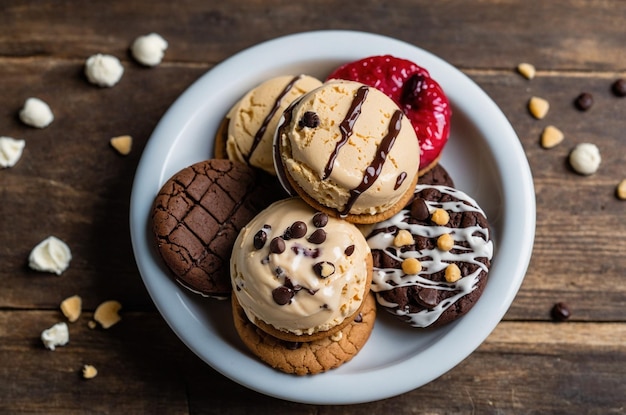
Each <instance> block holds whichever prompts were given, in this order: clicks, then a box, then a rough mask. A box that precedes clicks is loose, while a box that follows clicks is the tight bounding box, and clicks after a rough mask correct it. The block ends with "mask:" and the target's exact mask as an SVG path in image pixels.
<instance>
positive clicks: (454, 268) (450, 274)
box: [445, 264, 461, 282]
mask: <svg viewBox="0 0 626 415" xmlns="http://www.w3.org/2000/svg"><path fill="white" fill-rule="evenodd" d="M445 276H446V281H448V282H457V281H458V280H460V279H461V270H460V269H459V267H458V265H457V264H450V265H448V266H447V267H446V275H445Z"/></svg>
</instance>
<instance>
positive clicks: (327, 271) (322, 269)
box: [313, 261, 335, 278]
mask: <svg viewBox="0 0 626 415" xmlns="http://www.w3.org/2000/svg"><path fill="white" fill-rule="evenodd" d="M313 272H315V275H317V276H318V277H320V278H328V277H330V276H331V275H333V274H334V273H335V265H334V264H333V263H332V262H328V261H321V262H317V263H316V264H314V265H313Z"/></svg>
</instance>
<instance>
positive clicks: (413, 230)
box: [367, 185, 493, 328]
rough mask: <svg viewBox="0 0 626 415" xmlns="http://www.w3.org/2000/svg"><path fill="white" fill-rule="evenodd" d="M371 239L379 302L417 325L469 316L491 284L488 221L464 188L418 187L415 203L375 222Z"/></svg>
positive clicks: (491, 247) (433, 323) (490, 244)
mask: <svg viewBox="0 0 626 415" xmlns="http://www.w3.org/2000/svg"><path fill="white" fill-rule="evenodd" d="M367 241H368V244H369V246H370V248H371V250H372V256H373V258H374V275H373V279H372V291H374V292H376V297H377V300H378V303H379V304H380V305H381V306H383V308H385V309H386V310H387V311H389V312H391V313H392V314H394V315H395V316H397V317H398V318H399V319H401V320H402V321H405V322H406V323H408V324H410V325H411V326H413V327H431V328H432V327H439V326H442V325H444V324H446V323H449V322H451V321H453V320H455V319H457V318H458V317H460V316H462V315H464V314H466V313H467V312H468V311H469V310H470V309H471V308H472V307H473V306H474V304H475V303H476V301H477V300H478V299H479V297H480V296H481V294H482V292H483V289H484V287H485V285H486V283H487V276H488V272H489V268H490V265H491V259H492V256H493V242H492V240H491V235H490V231H489V223H488V221H487V218H486V215H485V213H484V211H483V210H482V209H481V208H480V206H479V205H478V204H477V203H476V201H475V200H473V199H472V198H471V197H470V196H468V195H467V194H465V193H464V192H462V191H460V190H457V189H454V188H451V187H447V186H431V185H417V186H416V188H415V193H414V197H413V200H412V201H411V203H409V204H408V205H407V206H406V208H405V209H403V210H402V211H400V212H399V213H398V214H396V215H395V216H393V217H392V218H390V219H388V220H386V221H384V222H381V223H379V224H377V225H376V226H375V227H374V228H373V229H372V230H371V231H370V233H369V234H368V236H367Z"/></svg>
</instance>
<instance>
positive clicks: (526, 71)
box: [517, 62, 536, 79]
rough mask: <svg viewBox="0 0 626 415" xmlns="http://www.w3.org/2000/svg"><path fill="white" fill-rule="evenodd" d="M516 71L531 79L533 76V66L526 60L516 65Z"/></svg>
mask: <svg viewBox="0 0 626 415" xmlns="http://www.w3.org/2000/svg"><path fill="white" fill-rule="evenodd" d="M517 71H518V72H519V73H520V74H521V75H522V76H523V77H524V78H526V79H533V78H534V77H535V72H536V71H535V67H534V66H533V65H532V64H530V63H527V62H522V63H520V64H519V65H517Z"/></svg>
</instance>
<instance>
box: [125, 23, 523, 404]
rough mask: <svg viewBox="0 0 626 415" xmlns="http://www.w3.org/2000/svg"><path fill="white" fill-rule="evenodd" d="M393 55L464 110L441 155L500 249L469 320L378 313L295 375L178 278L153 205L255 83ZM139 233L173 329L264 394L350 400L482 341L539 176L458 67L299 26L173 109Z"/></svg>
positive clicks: (458, 357)
mask: <svg viewBox="0 0 626 415" xmlns="http://www.w3.org/2000/svg"><path fill="white" fill-rule="evenodd" d="M379 54H392V55H395V56H398V57H402V58H406V59H409V60H412V61H414V62H416V63H418V64H419V65H421V66H423V67H425V68H426V69H428V70H429V71H430V73H431V75H432V76H433V77H434V78H435V79H436V80H437V81H438V82H439V83H440V84H441V85H442V87H443V89H444V91H446V93H447V95H448V96H449V98H450V101H451V104H452V108H453V111H454V115H453V118H452V128H451V136H450V140H449V142H448V145H447V147H446V148H445V150H444V152H443V156H442V159H441V164H442V165H443V166H444V167H445V168H446V169H447V170H448V172H449V173H450V174H451V176H452V178H453V179H454V180H455V184H456V186H457V187H458V188H459V189H461V190H464V191H465V192H466V193H468V194H469V195H471V196H472V197H474V198H475V199H476V200H477V201H478V203H479V204H480V205H481V206H482V207H483V209H484V210H485V211H486V213H487V215H488V218H489V220H490V221H491V224H492V225H493V239H494V241H495V247H496V248H495V252H494V260H493V265H492V268H491V272H490V277H489V282H488V284H487V287H486V289H485V291H484V293H483V295H482V297H481V299H480V301H478V303H477V304H476V306H475V307H474V308H473V309H472V310H471V311H470V312H469V313H468V314H467V315H466V316H465V317H463V318H462V319H460V320H458V321H456V322H454V323H453V324H451V325H448V326H446V327H444V328H441V329H438V330H434V331H420V330H419V329H412V328H409V327H408V326H406V325H404V324H401V323H399V322H396V320H394V319H393V318H391V316H388V315H387V313H385V312H380V313H379V317H378V319H377V322H376V325H375V328H374V331H373V333H372V335H371V338H370V340H369V341H368V343H367V344H366V345H365V347H364V348H363V349H362V351H361V352H360V353H359V354H358V355H357V356H356V357H355V358H354V359H353V360H352V361H350V362H348V363H347V364H345V365H343V366H342V367H340V368H338V369H335V370H332V371H330V372H327V373H324V374H320V375H315V376H308V377H296V376H291V375H286V374H283V373H280V372H278V371H275V370H273V369H271V368H269V367H268V366H266V365H264V364H263V363H261V362H260V361H259V360H257V359H256V358H255V357H253V356H252V355H251V354H250V353H249V352H248V351H247V350H246V349H245V347H244V345H243V343H241V341H240V340H239V338H238V337H237V334H236V332H235V330H234V328H233V322H232V317H231V311H230V302H229V301H217V300H210V299H206V298H202V297H200V296H199V295H196V294H193V293H191V292H190V291H187V290H186V289H184V288H181V287H180V286H179V285H177V284H176V283H174V282H173V281H172V279H171V278H170V277H169V275H168V273H167V270H166V269H165V268H164V266H163V265H162V263H161V261H160V260H159V257H158V254H157V253H156V251H155V248H154V246H153V242H152V237H151V234H150V232H149V214H150V207H151V203H152V201H153V199H154V197H155V195H156V194H157V192H158V191H159V189H160V188H161V186H162V185H163V183H164V182H165V181H166V180H167V179H168V178H169V177H171V176H172V175H173V174H174V173H176V172H177V171H179V170H180V169H182V168H184V167H186V166H188V165H190V164H192V163H195V162H198V161H201V160H203V159H207V158H210V157H211V155H212V149H213V136H214V134H215V131H216V129H217V127H218V125H219V123H220V121H221V120H222V117H223V116H224V114H225V113H226V112H227V111H228V109H229V108H230V107H231V106H232V105H233V104H234V103H235V101H236V100H238V98H240V97H241V96H242V95H243V94H244V93H245V92H246V91H248V90H249V89H250V88H252V87H254V86H255V85H257V84H259V83H260V82H262V81H264V80H266V79H268V78H270V77H272V76H275V75H279V74H298V73H306V74H310V75H313V76H317V77H319V78H321V79H323V78H324V77H325V76H326V75H327V74H328V73H329V72H330V71H331V70H332V69H334V68H335V67H337V66H339V65H340V64H343V63H346V62H349V61H353V60H357V59H361V58H364V57H367V56H370V55H379ZM130 227H131V237H132V244H133V249H134V254H135V258H136V261H137V265H138V267H139V271H140V273H141V276H142V278H143V281H144V283H145V285H146V287H147V289H148V291H149V293H150V295H151V296H152V299H153V300H154V302H155V304H156V306H157V307H158V309H159V311H160V312H161V314H162V315H163V317H164V318H165V320H166V321H167V322H168V324H169V325H170V327H171V328H172V330H174V331H175V332H176V334H177V335H178V336H179V337H180V339H181V340H182V341H183V342H184V343H185V344H186V345H187V346H188V347H189V348H190V349H191V350H192V351H193V352H195V353H196V354H197V355H198V356H199V357H200V358H201V359H203V360H204V361H205V362H206V363H208V364H209V365H211V366H212V367H213V368H214V369H216V370H217V371H219V372H221V373H222V374H224V375H225V376H227V377H229V378H231V379H232V380H234V381H236V382H238V383H240V384H242V385H244V386H246V387H248V388H250V389H253V390H256V391H258V392H261V393H264V394H266V395H270V396H274V397H278V398H282V399H286V400H291V401H295V402H303V403H312V404H350V403H361V402H367V401H374V400H378V399H383V398H388V397H391V396H394V395H398V394H401V393H404V392H407V391H410V390H412V389H415V388H417V387H420V386H422V385H424V384H426V383H428V382H430V381H431V380H433V379H435V378H437V377H439V376H441V375H442V374H444V373H445V372H447V371H448V370H450V369H451V368H453V367H454V366H455V365H457V364H458V363H459V362H461V361H462V360H463V359H465V358H466V357H467V356H468V355H469V354H470V353H472V351H474V350H475V349H476V348H477V347H478V346H479V345H480V344H481V343H482V342H483V341H484V340H485V338H486V337H487V336H488V335H489V333H491V331H492V330H493V329H494V328H495V327H496V325H497V324H498V322H499V321H500V319H501V318H502V317H503V315H504V314H505V312H506V311H507V309H508V308H509V306H510V304H511V302H512V301H513V298H514V297H515V295H516V293H517V291H518V289H519V286H520V284H521V283H522V280H523V278H524V275H525V273H526V268H527V266H528V262H529V260H530V255H531V251H532V244H533V239H534V231H535V199H534V189H533V182H532V177H531V173H530V169H529V166H528V162H527V160H526V156H525V154H524V151H523V149H522V147H521V145H520V142H519V140H518V138H517V135H516V134H515V132H514V130H513V128H512V127H511V125H510V124H509V123H508V121H507V119H506V117H505V116H504V115H503V114H502V112H501V111H500V110H499V108H498V107H497V106H496V105H495V104H494V102H493V101H492V100H491V99H490V98H489V97H488V96H487V95H486V94H485V92H483V91H482V90H481V89H480V88H479V87H478V86H477V85H476V84H475V83H474V82H472V81H471V80H470V79H469V78H468V77H466V76H465V75H464V74H462V73H461V72H460V71H458V70H457V69H455V68H454V67H452V66H451V65H449V64H448V63H446V62H444V61H443V60H441V59H439V58H437V57H436V56H433V55H432V54H430V53H428V52H426V51H424V50H421V49H419V48H417V47H415V46H413V45H410V44H408V43H404V42H401V41H398V40H394V39H390V38H387V37H383V36H379V35H374V34H368V33H362V32H349V31H321V32H309V33H302V34H296V35H290V36H286V37H282V38H279V39H275V40H272V41H268V42H265V43H262V44H260V45H257V46H254V47H252V48H249V49H247V50H245V51H243V52H240V53H238V54H236V55H234V56H233V57H231V58H229V59H227V60H225V61H224V62H222V63H221V64H219V65H217V66H216V67H214V68H213V69H212V70H210V71H209V72H208V73H206V74H205V75H204V76H202V77H201V78H200V79H198V81H197V82H195V83H194V84H193V85H192V86H191V87H190V88H189V89H188V90H187V91H186V92H185V93H184V94H182V95H181V97H180V98H179V99H178V100H177V101H176V102H175V103H174V104H173V105H172V107H171V108H170V109H169V110H168V111H167V113H166V114H165V116H164V117H163V119H162V120H161V122H160V123H159V124H158V126H157V128H156V129H155V131H154V133H153V135H152V137H151V138H150V141H149V142H148V144H147V146H146V149H145V151H144V154H143V156H142V158H141V161H140V163H139V166H138V168H137V172H136V176H135V181H134V184H133V191H132V196H131V208H130Z"/></svg>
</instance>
